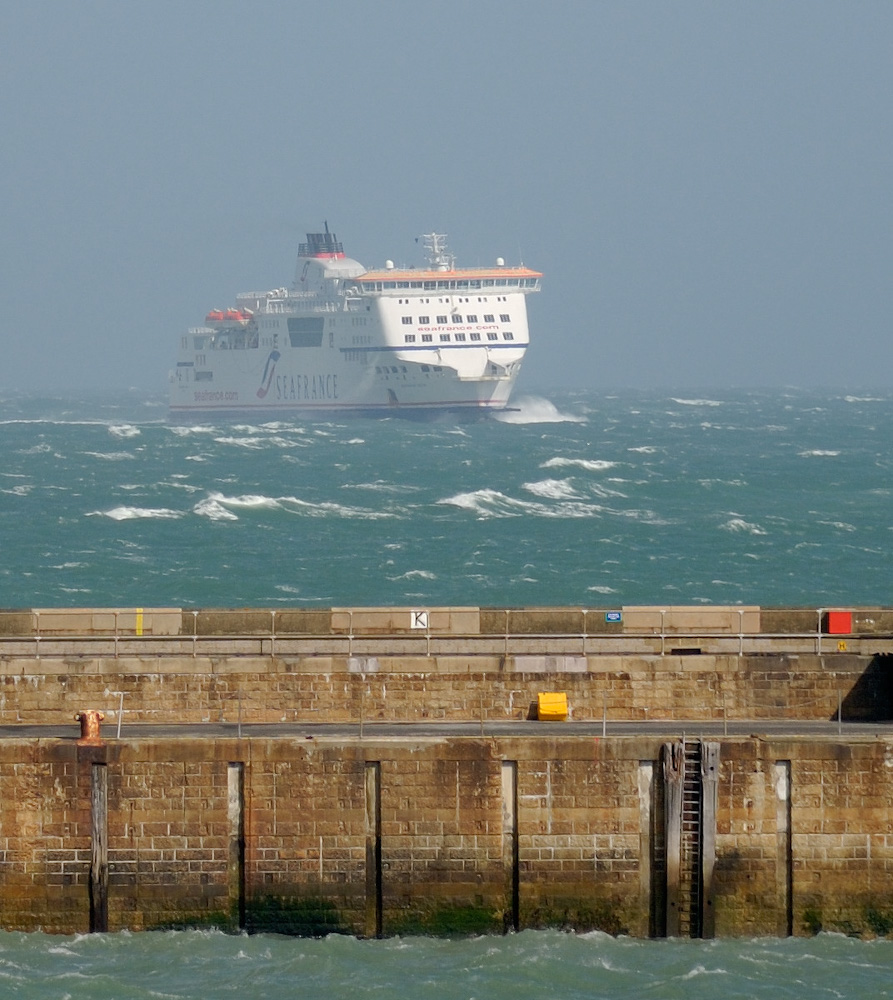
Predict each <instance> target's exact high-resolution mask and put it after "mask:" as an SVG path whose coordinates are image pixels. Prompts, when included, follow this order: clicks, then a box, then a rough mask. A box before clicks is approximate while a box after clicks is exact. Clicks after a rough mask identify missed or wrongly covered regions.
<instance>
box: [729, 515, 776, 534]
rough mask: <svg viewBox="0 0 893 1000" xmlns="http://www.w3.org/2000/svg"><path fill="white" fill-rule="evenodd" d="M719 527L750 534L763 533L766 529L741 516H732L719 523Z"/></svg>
mask: <svg viewBox="0 0 893 1000" xmlns="http://www.w3.org/2000/svg"><path fill="white" fill-rule="evenodd" d="M719 527H720V529H721V530H722V531H732V532H739V531H743V532H746V533H747V534H750V535H765V534H766V531H765V530H764V529H763V528H761V527H760V526H759V525H758V524H753V523H752V522H750V521H745V520H744V518H743V517H737V516H736V517H732V518H730V519H729V520H728V521H726V522H725V523H723V524H721V525H720V526H719Z"/></svg>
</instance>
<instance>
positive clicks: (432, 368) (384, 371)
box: [375, 365, 443, 375]
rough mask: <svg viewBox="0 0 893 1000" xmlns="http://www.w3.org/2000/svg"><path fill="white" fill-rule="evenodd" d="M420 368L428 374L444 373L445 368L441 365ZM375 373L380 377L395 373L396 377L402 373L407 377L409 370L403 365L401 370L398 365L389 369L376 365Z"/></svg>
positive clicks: (385, 366)
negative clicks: (430, 372) (428, 372)
mask: <svg viewBox="0 0 893 1000" xmlns="http://www.w3.org/2000/svg"><path fill="white" fill-rule="evenodd" d="M420 367H421V369H422V371H423V372H427V371H432V372H442V371H443V368H441V367H440V365H431V366H430V367H429V366H428V365H421V366H420ZM375 371H376V373H377V374H379V375H387V374H388V373H389V372H393V373H394V374H395V375H399V374H400V372H401V371H402V372H403V374H404V375H405V374H406V371H407V369H406V365H401V366H400V368H399V369H398V368H397V366H396V365H391V366H390V367H388V366H387V365H376V366H375Z"/></svg>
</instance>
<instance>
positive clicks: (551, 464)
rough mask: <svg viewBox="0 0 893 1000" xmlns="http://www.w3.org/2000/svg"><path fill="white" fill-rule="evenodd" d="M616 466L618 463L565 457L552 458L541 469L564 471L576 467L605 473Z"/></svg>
mask: <svg viewBox="0 0 893 1000" xmlns="http://www.w3.org/2000/svg"><path fill="white" fill-rule="evenodd" d="M616 465H617V463H616V462H609V461H606V460H605V459H597V458H595V459H592V458H564V457H563V456H558V457H557V458H550V459H549V460H548V461H547V462H543V463H542V464H541V465H540V468H541V469H562V468H566V467H568V466H574V467H576V468H578V469H585V470H586V471H587V472H604V471H605V470H607V469H613V468H614V467H615V466H616Z"/></svg>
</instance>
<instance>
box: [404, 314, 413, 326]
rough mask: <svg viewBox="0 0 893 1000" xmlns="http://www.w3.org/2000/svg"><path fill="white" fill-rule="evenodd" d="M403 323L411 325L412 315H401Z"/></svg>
mask: <svg viewBox="0 0 893 1000" xmlns="http://www.w3.org/2000/svg"><path fill="white" fill-rule="evenodd" d="M403 325H404V326H412V316H404V317H403Z"/></svg>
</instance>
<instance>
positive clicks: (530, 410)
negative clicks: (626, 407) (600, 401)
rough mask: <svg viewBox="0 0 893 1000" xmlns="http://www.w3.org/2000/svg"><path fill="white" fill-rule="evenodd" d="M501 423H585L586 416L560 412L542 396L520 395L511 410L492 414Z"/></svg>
mask: <svg viewBox="0 0 893 1000" xmlns="http://www.w3.org/2000/svg"><path fill="white" fill-rule="evenodd" d="M493 417H494V419H496V420H498V421H499V422H500V423H503V424H566V423H571V424H585V423H586V417H581V416H578V415H577V414H573V413H562V412H561V411H560V410H559V409H558V407H557V406H555V404H554V403H552V402H550V401H549V400H548V399H544V398H543V397H542V396H521V397H520V398H519V399H517V400H514V401H513V404H512V409H511V410H503V411H502V412H500V413H494V414H493Z"/></svg>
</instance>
